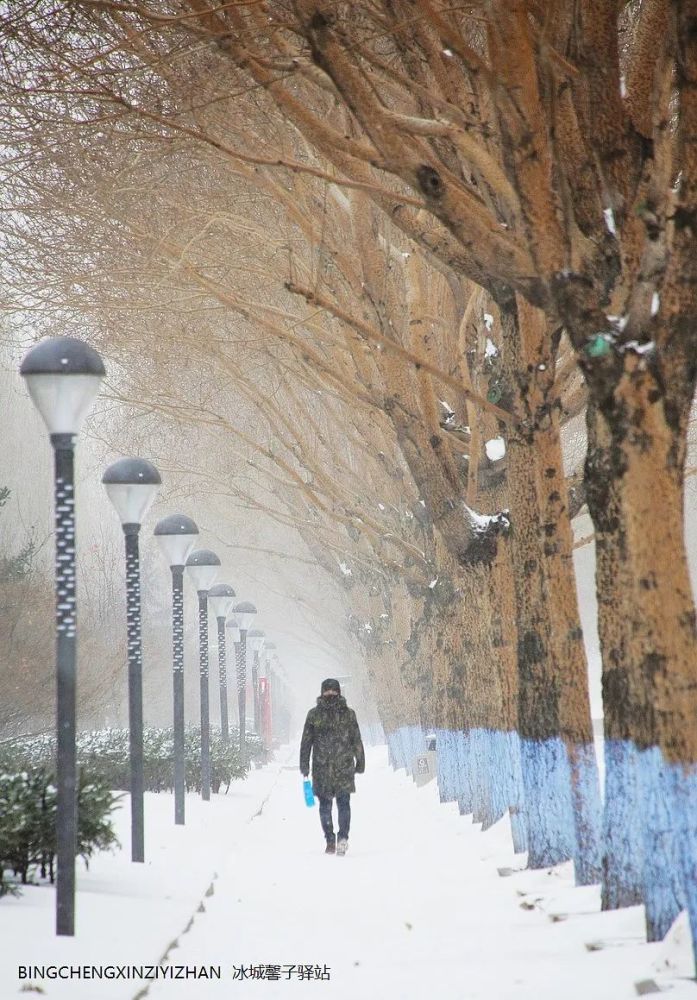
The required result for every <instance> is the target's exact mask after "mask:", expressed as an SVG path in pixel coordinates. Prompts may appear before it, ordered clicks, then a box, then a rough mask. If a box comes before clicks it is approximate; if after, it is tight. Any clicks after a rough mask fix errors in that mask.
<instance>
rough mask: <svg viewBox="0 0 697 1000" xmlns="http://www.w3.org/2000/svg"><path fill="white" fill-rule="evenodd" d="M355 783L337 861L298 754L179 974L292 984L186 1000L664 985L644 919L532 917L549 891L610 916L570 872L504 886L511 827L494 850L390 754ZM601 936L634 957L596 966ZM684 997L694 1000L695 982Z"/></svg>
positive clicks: (488, 838)
mask: <svg viewBox="0 0 697 1000" xmlns="http://www.w3.org/2000/svg"><path fill="white" fill-rule="evenodd" d="M357 783H358V784H357V794H356V795H355V796H354V797H353V798H352V804H353V819H352V829H351V839H350V849H349V853H348V855H347V856H346V857H345V858H340V857H331V856H326V855H324V853H323V846H324V845H323V838H322V833H321V829H320V826H319V819H318V815H317V809H316V808H314V809H312V810H309V809H307V808H306V807H305V806H304V805H303V803H302V797H301V788H300V780H299V774H298V771H297V764H296V752H295V751H294V750H293V751H292V752H291V753H289V754H288V758H287V765H286V768H285V769H284V770H282V771H281V772H280V773H279V776H278V781H277V783H276V784H275V786H274V788H273V790H272V792H271V794H270V795H269V797H268V798H267V800H266V801H265V802H264V805H263V808H262V809H261V810H260V812H259V814H258V815H257V816H255V817H254V819H253V820H252V821H251V822H250V823H249V824H248V825H247V826H246V827H245V829H244V830H243V832H242V833H241V835H240V836H239V838H238V839H237V840H236V842H235V844H234V846H233V848H232V850H231V852H230V854H229V855H228V857H227V859H226V862H225V865H224V867H223V868H222V869H221V871H220V872H219V873H218V877H217V878H216V880H215V882H214V892H213V894H212V895H211V896H210V897H208V898H207V899H206V900H205V903H204V906H205V912H203V913H198V914H197V915H196V918H195V920H194V923H193V924H192V926H191V928H190V929H189V931H188V932H187V933H186V934H185V935H183V936H182V938H181V939H180V942H179V947H178V948H177V949H176V951H174V952H172V953H171V954H170V960H171V961H173V962H177V963H181V964H189V965H193V964H196V963H205V964H208V963H210V964H212V965H217V964H220V965H222V966H223V968H224V975H227V976H229V977H234V976H235V975H239V974H240V973H239V970H240V969H241V968H243V969H244V970H246V972H247V973H248V972H249V970H250V967H259V966H262V967H266V966H279V965H280V966H281V967H282V969H281V972H280V975H281V978H280V980H268V979H267V980H264V981H261V980H258V979H251V980H250V979H246V980H242V981H241V980H239V979H235V978H232V983H231V985H230V986H228V987H227V988H223V987H222V983H221V982H218V981H202V980H199V981H197V982H196V983H189V984H188V986H187V993H186V995H187V1000H189V998H190V1000H221V997H222V996H231V997H234V996H239V997H243V998H246V997H257V996H258V997H263V998H264V1000H275V998H281V997H283V998H289V997H295V996H300V995H301V994H302V995H303V996H307V994H308V992H311V993H312V995H313V996H321V997H322V998H323V1000H324V998H326V1000H356V998H358V997H360V998H363V1000H385V998H395V1000H420V998H425V997H427V996H431V995H433V996H437V997H438V998H439V1000H479V998H482V1000H484V998H486V1000H494V998H495V1000H508V998H510V1000H521V998H531V1000H532V998H535V1000H547V998H549V1000H559V998H560V997H563V998H564V1000H572V998H589V1000H590V998H592V1000H623V998H625V997H627V998H629V997H636V995H637V993H636V990H635V987H634V983H635V981H637V980H642V979H646V978H649V977H650V976H651V975H652V974H653V972H652V959H655V958H656V951H657V950H658V949H660V948H661V947H662V946H652V947H647V946H646V945H643V946H639V941H640V940H641V932H642V926H641V923H642V918H641V913H640V911H639V910H638V909H635V910H634V911H629V912H624V913H622V914H608V915H603V916H601V915H599V914H597V913H592V912H591V915H589V916H585V917H584V916H577V917H576V918H574V919H569V920H555V921H552V920H551V918H550V915H549V914H548V913H546V912H544V911H543V910H542V909H538V908H537V906H534V907H533V901H534V900H536V899H539V898H540V894H539V893H537V892H536V891H535V890H536V887H537V886H541V887H542V890H543V891H546V893H547V895H549V893H550V890H551V892H552V895H554V896H556V897H557V903H560V902H561V904H562V907H563V906H564V903H563V899H562V898H561V897H563V896H564V895H566V896H567V897H568V903H570V904H571V905H572V906H573V907H574V908H579V907H580V908H581V909H585V910H586V911H588V910H590V911H593V910H596V909H597V905H598V902H597V890H596V889H587V890H582V891H579V890H574V889H572V888H568V887H569V886H570V872H569V871H568V870H564V869H563V868H560V869H556V870H555V871H554V872H552V873H546V872H544V873H524V874H521V875H514V876H513V877H507V878H502V877H501V876H499V874H498V872H497V867H496V865H497V863H498V864H499V865H501V864H502V863H503V864H504V865H505V864H506V863H508V864H510V865H512V866H519V865H520V859H516V858H515V857H514V856H513V854H512V853H509V851H508V836H507V834H508V831H507V821H506V820H504V821H503V822H502V823H501V824H499V825H498V828H497V829H494V830H491V831H489V832H488V833H487V834H486V835H484V836H482V834H481V833H480V832H479V829H478V828H476V827H473V826H472V824H471V822H470V821H469V820H467V819H464V818H462V817H460V816H459V815H458V813H457V809H456V808H455V807H454V806H443V805H441V804H440V803H439V802H438V798H437V792H436V788H435V784H431V785H430V786H428V787H426V788H422V789H417V788H416V787H415V786H414V785H413V783H412V782H411V781H410V780H409V779H408V778H407V777H406V776H405V775H404V774H403V773H402V772H400V773H397V774H394V773H393V771H392V769H391V768H390V767H389V766H388V764H387V761H386V753H385V751H384V749H382V748H380V749H376V750H373V751H370V752H369V755H368V768H367V772H366V774H365V775H363V776H358V777H357ZM529 890H530V892H531V893H532V894H531V895H529V896H528V895H527V893H528V891H529ZM523 892H525V893H526V896H525V897H523V896H521V895H520V894H521V893H523ZM521 903H524V906H521ZM552 905H553V904H552ZM603 925H605V929H606V930H608V931H609V933H610V936H611V937H613V938H615V939H617V938H618V937H619V938H620V939H621V940H622V943H623V945H624V947H622V946H619V945H617V946H615V947H612V948H609V949H607V950H598V951H595V952H592V953H591V952H589V951H588V949H587V948H586V946H585V944H586V942H591V941H593V940H597V939H598V938H599V937H601V936H602V934H603V929H604V928H603ZM610 925H612V929H611V927H610ZM632 939H633V940H634V941H636V942H637V944H636V946H635V947H631V942H632ZM627 945H629V949H628V948H627ZM630 951H631V952H633V954H632V955H631V956H630V954H629V952H630ZM300 965H308V966H319V967H320V968H324V966H327V967H328V968H329V970H330V976H331V979H330V980H328V981H327V980H325V981H314V982H311V981H308V980H301V979H299V978H298V974H297V972H296V971H291V969H290V968H288V967H292V966H300ZM236 970H237V971H236ZM172 989H173V984H168V983H160V984H157V985H156V986H154V987H152V988H151V989H150V991H149V993H148V997H152V998H153V1000H158V998H162V1000H164V998H166V997H170V996H171V993H172ZM684 989H685V993H684V995H685V996H686V997H687V996H692V997H693V1000H694V998H695V997H697V988H695V987H694V985H693V984H685V986H684ZM682 992H683V990H682V989H680V993H682ZM672 995H673V996H677V993H676V992H675V991H673V993H672Z"/></svg>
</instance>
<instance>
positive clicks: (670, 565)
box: [589, 352, 697, 940]
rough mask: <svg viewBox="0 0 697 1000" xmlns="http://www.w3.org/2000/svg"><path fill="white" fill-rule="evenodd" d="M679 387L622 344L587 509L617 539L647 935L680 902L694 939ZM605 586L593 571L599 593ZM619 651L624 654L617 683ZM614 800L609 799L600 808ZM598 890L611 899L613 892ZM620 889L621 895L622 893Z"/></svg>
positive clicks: (668, 920) (693, 702)
mask: <svg viewBox="0 0 697 1000" xmlns="http://www.w3.org/2000/svg"><path fill="white" fill-rule="evenodd" d="M686 377H687V376H686ZM683 389H684V386H671V387H670V396H668V394H667V390H666V388H665V386H664V384H663V381H662V379H660V378H659V377H657V376H656V374H655V372H654V371H653V370H652V368H651V367H649V365H647V364H646V362H645V361H644V359H643V358H641V357H640V356H638V355H636V354H634V353H632V352H626V354H625V358H624V361H623V372H622V374H621V376H620V377H619V379H618V380H617V383H616V385H615V388H614V391H613V393H612V396H611V397H610V396H606V397H605V398H604V399H603V400H602V411H603V412H602V414H600V413H599V412H598V409H597V408H596V407H593V410H592V414H591V415H590V417H589V419H590V420H591V421H592V423H593V424H595V425H596V427H599V428H600V431H598V432H596V439H597V438H598V437H600V435H601V433H602V435H603V439H604V440H603V444H604V448H603V449H602V454H603V456H604V458H605V461H599V462H596V463H595V467H593V466H591V471H592V472H595V474H596V475H595V477H593V478H592V479H591V480H590V481H591V482H592V487H593V492H594V494H595V495H594V503H593V510H592V513H593V516H594V519H595V518H598V520H599V523H600V524H601V525H602V526H603V528H604V530H605V532H606V538H609V542H610V543H611V544H612V545H613V546H614V549H615V562H616V563H618V564H619V567H620V571H619V577H620V580H621V585H622V587H623V588H624V590H625V593H626V594H627V600H626V602H625V603H624V605H619V606H618V607H613V606H611V605H610V604H609V602H608V601H607V599H605V600H604V601H603V607H604V612H605V614H606V615H607V616H608V617H609V622H608V629H607V630H606V631H608V632H609V633H610V635H614V636H616V637H617V638H618V639H619V642H617V641H616V642H615V644H614V645H610V646H609V648H605V647H604V648H603V664H604V672H605V674H606V675H607V680H606V681H605V679H604V693H605V696H606V698H607V702H608V703H607V708H606V712H607V714H608V716H609V720H610V723H611V724H613V728H614V732H612V736H614V737H615V738H616V741H615V746H614V747H612V751H613V752H616V753H617V756H618V758H619V759H620V760H622V759H630V760H633V761H634V766H635V770H636V785H635V786H634V788H633V789H630V791H629V793H625V795H626V794H630V795H631V794H633V795H634V797H635V802H636V805H635V816H636V819H637V820H638V822H637V824H636V826H637V828H638V836H639V837H640V838H641V845H642V846H643V867H642V871H641V895H642V897H643V900H644V903H645V906H646V919H647V932H648V937H649V939H650V940H657V939H659V938H662V937H663V936H664V935H665V933H666V932H667V930H668V929H669V927H670V925H671V924H672V922H673V920H674V919H675V917H676V916H677V913H678V912H679V910H680V908H681V906H682V904H683V900H686V901H687V904H688V908H689V910H690V920H691V925H692V928H693V937H694V936H695V935H696V934H697V878H696V870H697V824H696V823H695V816H696V813H697V807H696V806H695V802H696V801H697V729H696V727H695V719H697V683H695V663H697V635H696V631H695V607H694V600H693V596H692V591H691V585H690V580H689V573H688V567H687V558H686V553H685V546H684V525H683V517H684V514H683V465H684V457H685V440H686V428H687V419H688V414H689V397H690V395H691V394H690V393H686V392H684V391H682V390H683ZM681 397H682V399H683V400H688V404H687V405H684V406H682V407H678V406H677V405H676V403H675V400H676V399H678V398H681ZM589 426H590V425H589ZM598 470H599V473H600V474H601V475H604V476H605V477H606V481H607V480H609V481H610V483H611V486H610V487H605V492H607V491H608V489H609V491H610V494H611V496H612V498H613V499H614V500H615V516H614V517H613V519H612V520H610V521H607V520H605V521H603V515H602V511H601V510H600V509H599V508H600V503H601V502H602V500H603V487H602V485H600V484H599V483H598V481H597V478H598ZM596 530H597V525H596ZM607 585H608V580H607V579H606V578H605V576H604V575H603V576H599V577H598V591H599V596H600V595H602V596H604V594H603V588H604V587H606V586H607ZM602 635H603V633H602V632H601V636H602ZM618 650H619V651H621V652H622V653H623V655H624V660H625V662H624V668H623V669H622V668H621V669H620V671H619V679H620V680H621V681H622V683H620V684H619V685H618V684H617V683H616V681H617V679H618V671H617V668H616V667H615V666H614V663H615V661H616V659H617V652H618ZM606 663H607V666H606ZM613 681H615V683H614V684H613ZM608 791H609V789H608ZM639 805H640V808H639ZM615 808H617V804H616V803H612V802H610V801H607V800H606V813H607V811H608V810H613V809H615ZM607 825H608V820H607V818H606V826H607ZM611 846H612V845H611V844H610V845H608V848H609V847H611ZM607 867H609V866H607ZM615 867H621V866H619V865H616V866H615ZM605 895H606V896H607V899H608V900H611V899H612V894H611V892H607V893H606V894H605ZM617 895H619V896H620V898H622V896H623V892H622V891H621V889H620V892H619V893H618V894H617ZM632 895H636V891H635V890H634V892H633V893H632Z"/></svg>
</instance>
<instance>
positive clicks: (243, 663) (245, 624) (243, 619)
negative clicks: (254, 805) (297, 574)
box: [232, 601, 257, 762]
mask: <svg viewBox="0 0 697 1000" xmlns="http://www.w3.org/2000/svg"><path fill="white" fill-rule="evenodd" d="M232 613H233V614H234V616H235V618H236V619H237V624H238V626H239V630H240V641H239V642H238V643H236V645H235V661H236V666H237V704H238V706H239V716H240V757H241V758H242V761H243V762H244V761H245V760H246V759H247V755H246V748H245V728H246V725H247V631H248V630H249V626H250V625H251V624H252V622H253V621H254V616H255V615H256V613H257V609H256V608H255V607H254V605H253V604H250V603H249V601H243V602H242V603H241V604H236V605H235V607H234V608H233V609H232Z"/></svg>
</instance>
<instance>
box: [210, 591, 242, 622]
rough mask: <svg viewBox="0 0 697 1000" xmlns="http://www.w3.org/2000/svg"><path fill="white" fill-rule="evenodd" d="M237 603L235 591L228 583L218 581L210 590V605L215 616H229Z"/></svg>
mask: <svg viewBox="0 0 697 1000" xmlns="http://www.w3.org/2000/svg"><path fill="white" fill-rule="evenodd" d="M234 603H235V591H234V590H233V589H232V587H228V585H227V584H226V583H216V585H215V586H214V587H211V589H210V590H209V591H208V607H209V608H210V611H211V614H212V615H213V616H214V617H215V618H227V616H228V615H229V613H230V611H231V610H232V606H233V604H234Z"/></svg>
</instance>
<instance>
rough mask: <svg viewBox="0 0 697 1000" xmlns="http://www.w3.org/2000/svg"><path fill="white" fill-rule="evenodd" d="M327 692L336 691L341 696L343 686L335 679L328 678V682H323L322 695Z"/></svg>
mask: <svg viewBox="0 0 697 1000" xmlns="http://www.w3.org/2000/svg"><path fill="white" fill-rule="evenodd" d="M325 691H336V693H337V694H341V685H340V684H339V682H338V681H335V680H334V678H333V677H327V679H326V680H324V681H322V687H321V689H320V694H324V692H325Z"/></svg>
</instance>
